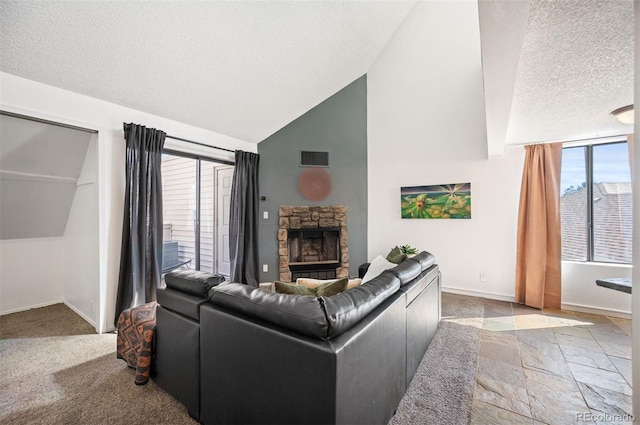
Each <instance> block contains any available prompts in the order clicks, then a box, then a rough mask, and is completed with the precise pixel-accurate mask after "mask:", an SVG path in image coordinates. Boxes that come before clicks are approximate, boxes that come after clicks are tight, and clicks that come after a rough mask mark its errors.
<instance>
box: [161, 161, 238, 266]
mask: <svg viewBox="0 0 640 425" xmlns="http://www.w3.org/2000/svg"><path fill="white" fill-rule="evenodd" d="M228 170H231V172H232V170H233V167H230V166H228V165H225V164H219V163H216V162H214V161H211V160H208V159H205V158H201V157H192V156H183V155H181V154H179V153H175V152H166V153H165V154H163V156H162V187H163V214H164V224H163V264H162V269H163V272H164V273H167V272H169V271H171V270H174V269H176V268H183V269H184V268H190V269H195V270H202V271H207V272H211V273H221V274H228V271H227V270H225V269H224V267H220V264H221V263H224V261H223V260H224V258H223V256H224V255H225V254H226V255H227V256H228V249H227V252H226V253H225V252H224V250H221V249H220V248H219V246H221V244H218V242H217V240H218V239H219V238H223V237H224V235H219V233H220V231H219V226H216V223H220V222H227V221H228V217H225V216H224V215H223V213H222V211H223V209H220V208H218V203H219V202H220V203H221V202H224V200H223V199H220V200H219V199H218V198H219V196H218V193H219V190H217V186H218V181H217V180H218V177H217V176H218V175H220V173H221V171H226V172H227V173H228ZM220 183H222V182H220ZM219 211H220V212H219ZM222 246H223V244H222Z"/></svg>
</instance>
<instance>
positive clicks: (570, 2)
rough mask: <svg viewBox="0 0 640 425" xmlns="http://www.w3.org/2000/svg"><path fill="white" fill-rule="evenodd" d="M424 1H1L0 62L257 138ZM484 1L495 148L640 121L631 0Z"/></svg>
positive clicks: (353, 65) (381, 41)
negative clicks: (633, 110)
mask: <svg viewBox="0 0 640 425" xmlns="http://www.w3.org/2000/svg"><path fill="white" fill-rule="evenodd" d="M468 1H471V0H468ZM414 4H415V1H198V2H195V1H183V2H168V1H132V2H116V1H92V2H84V1H64V2H62V1H60V2H46V1H29V2H26V1H10V0H3V1H2V2H0V49H1V51H2V54H1V55H0V70H2V71H4V72H7V73H10V74H15V75H18V76H22V77H25V78H28V79H31V80H35V81H39V82H43V83H46V84H50V85H53V86H57V87H61V88H64V89H68V90H71V91H74V92H78V93H82V94H86V95H89V96H93V97H96V98H100V99H104V100H107V101H110V102H114V103H117V104H120V105H124V106H128V107H132V108H135V109H139V110H142V111H145V112H149V113H153V114H156V115H159V116H163V117H167V118H170V119H173V120H176V121H181V122H184V123H187V124H191V125H195V126H198V127H202V128H205V129H209V130H212V131H215V132H218V133H222V134H226V135H229V136H233V137H236V138H239V139H243V140H247V141H250V142H259V141H261V140H263V139H265V138H266V137H268V136H269V135H271V134H272V133H274V132H275V131H277V130H278V129H280V128H281V127H283V126H284V125H286V124H288V123H289V122H291V121H292V120H294V119H295V118H297V117H298V116H300V115H302V114H303V113H305V112H306V111H308V110H309V109H311V108H312V107H314V106H315V105H317V104H318V103H320V102H321V101H323V100H325V99H326V98H328V97H329V96H331V95H332V94H334V93H335V92H337V91H338V90H340V89H341V88H343V87H345V86H346V85H347V84H349V83H350V82H352V81H353V80H355V79H356V78H358V77H360V76H361V75H363V74H365V73H367V71H368V70H369V68H370V67H371V65H372V64H373V63H374V61H375V60H376V58H377V57H378V55H379V54H380V52H381V51H382V49H383V48H384V46H385V45H386V43H387V42H388V41H389V40H390V38H391V37H392V36H393V34H394V32H395V31H396V29H397V28H398V27H399V26H400V25H401V24H402V22H403V20H404V18H405V17H406V16H407V14H409V13H411V8H412V7H413V5H414ZM453 4H455V2H454V3H453ZM478 8H479V18H480V19H479V28H480V34H481V47H482V61H483V64H482V66H483V74H484V84H485V107H486V115H487V144H488V156H489V157H499V156H501V155H502V153H503V152H504V149H505V146H508V145H515V144H524V143H531V142H541V141H553V140H569V139H576V138H582V137H593V136H606V135H612V134H623V133H628V132H630V131H632V126H629V125H623V124H620V123H618V122H617V121H616V120H615V119H614V118H613V117H612V116H611V115H610V112H611V111H612V110H613V109H616V108H618V107H620V106H624V105H627V104H631V103H633V2H632V1H631V0H551V1H550V0H518V1H510V0H480V1H479V2H478ZM452 36H453V35H452ZM434 42H437V40H434ZM425 49H428V46H425ZM452 54H455V52H452Z"/></svg>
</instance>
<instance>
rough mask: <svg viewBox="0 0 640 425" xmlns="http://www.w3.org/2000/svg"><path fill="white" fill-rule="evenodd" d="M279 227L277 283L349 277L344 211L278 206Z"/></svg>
mask: <svg viewBox="0 0 640 425" xmlns="http://www.w3.org/2000/svg"><path fill="white" fill-rule="evenodd" d="M278 215H279V226H278V256H279V272H280V280H281V281H283V282H291V281H295V280H296V279H297V278H299V277H309V278H315V279H335V278H341V277H347V276H348V275H349V239H348V238H349V234H348V232H347V207H346V206H344V205H334V206H326V207H325V206H306V205H305V206H288V205H285V206H281V207H280V210H279V214H278Z"/></svg>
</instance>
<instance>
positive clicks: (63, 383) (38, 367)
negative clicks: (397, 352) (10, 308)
mask: <svg viewBox="0 0 640 425" xmlns="http://www.w3.org/2000/svg"><path fill="white" fill-rule="evenodd" d="M476 318H480V319H479V320H480V325H481V321H482V319H481V318H482V303H481V301H480V302H479V301H478V300H477V299H475V298H471V297H463V296H458V295H450V294H443V322H442V324H441V328H440V329H439V330H438V333H437V334H436V337H435V338H434V340H433V342H432V344H431V346H430V348H429V350H428V351H427V355H426V356H425V358H424V359H423V361H422V363H421V365H420V367H419V369H418V371H417V372H416V375H415V377H414V379H413V382H412V383H411V386H410V388H409V389H408V391H407V393H406V394H405V397H404V398H403V399H402V402H401V403H400V406H399V407H398V410H397V413H396V415H395V416H394V417H393V419H392V420H391V423H390V425H403V424H415V425H418V424H420V425H423V424H429V425H439V424H442V425H453V424H466V423H468V421H469V417H470V413H471V405H472V399H473V391H474V378H475V370H476V364H477V353H478V341H479V333H478V332H479V329H478V327H477V326H476V325H477V324H476V323H475V321H477V319H476ZM115 350H116V336H115V335H114V334H105V335H97V334H95V331H94V330H93V328H92V327H91V326H90V325H89V324H87V323H86V322H85V321H84V320H83V319H82V318H80V317H79V316H78V315H77V314H75V313H74V312H73V311H72V310H70V309H69V308H67V307H66V306H64V305H62V304H58V305H54V306H50V307H44V308H40V309H34V310H30V311H27V312H21V313H14V314H10V315H6V316H0V365H1V367H0V423H1V424H97V425H98V424H110V425H116V424H176V425H180V424H196V423H197V422H195V421H194V420H193V419H191V418H190V417H189V415H188V414H187V411H186V409H185V408H184V407H183V406H182V405H181V404H180V403H178V402H177V401H176V400H175V399H174V398H173V397H171V396H169V395H168V394H167V393H165V392H164V391H163V390H161V389H160V388H158V386H157V385H155V383H154V382H153V380H150V381H149V383H148V384H146V385H143V386H137V385H134V383H133V379H134V371H133V369H129V368H127V366H126V363H125V362H124V361H123V360H118V359H116V354H115Z"/></svg>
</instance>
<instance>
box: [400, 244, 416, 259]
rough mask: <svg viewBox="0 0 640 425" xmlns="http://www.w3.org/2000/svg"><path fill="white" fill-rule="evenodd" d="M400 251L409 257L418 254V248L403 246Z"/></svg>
mask: <svg viewBox="0 0 640 425" xmlns="http://www.w3.org/2000/svg"><path fill="white" fill-rule="evenodd" d="M400 251H402V253H403V254H407V257H413V256H414V255H416V254H417V253H418V248H413V247H412V246H411V245H401V246H400Z"/></svg>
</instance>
